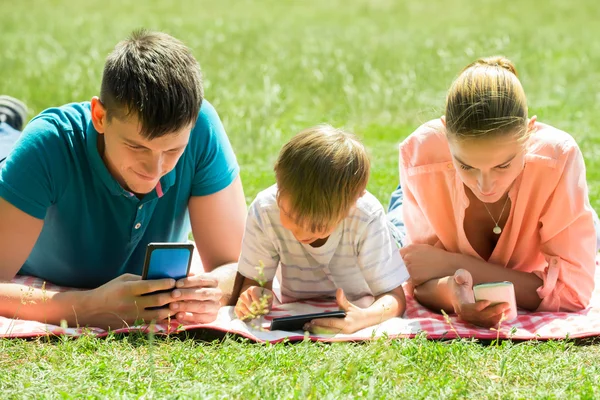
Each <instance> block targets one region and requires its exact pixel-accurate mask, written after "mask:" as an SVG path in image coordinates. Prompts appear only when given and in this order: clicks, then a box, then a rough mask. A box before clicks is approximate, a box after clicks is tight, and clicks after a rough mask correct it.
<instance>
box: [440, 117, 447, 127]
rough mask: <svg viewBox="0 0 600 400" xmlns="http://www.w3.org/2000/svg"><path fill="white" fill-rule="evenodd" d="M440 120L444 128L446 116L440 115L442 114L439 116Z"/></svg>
mask: <svg viewBox="0 0 600 400" xmlns="http://www.w3.org/2000/svg"><path fill="white" fill-rule="evenodd" d="M440 121H442V125H444V128H445V127H446V116H445V115H442V116H441V117H440Z"/></svg>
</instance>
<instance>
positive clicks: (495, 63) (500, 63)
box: [465, 56, 519, 76]
mask: <svg viewBox="0 0 600 400" xmlns="http://www.w3.org/2000/svg"><path fill="white" fill-rule="evenodd" d="M476 65H482V66H487V67H500V68H504V69H505V70H507V71H510V72H512V73H513V74H515V75H516V76H519V74H517V69H516V68H515V65H514V64H513V63H512V61H510V60H509V59H508V58H506V57H504V56H492V57H485V58H480V59H479V60H477V61H475V62H474V63H473V64H471V65H469V66H468V67H467V68H470V67H473V66H476ZM467 68H465V69H467Z"/></svg>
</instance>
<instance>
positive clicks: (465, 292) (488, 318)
mask: <svg viewBox="0 0 600 400" xmlns="http://www.w3.org/2000/svg"><path fill="white" fill-rule="evenodd" d="M448 284H449V286H450V287H449V289H450V297H451V302H452V306H453V307H454V312H456V314H457V315H458V317H459V318H460V319H462V320H463V321H466V322H469V323H471V324H473V325H478V326H482V327H485V328H491V327H493V326H497V325H498V323H499V322H500V319H501V318H502V314H503V313H508V311H509V309H510V305H509V304H508V303H499V304H495V305H493V306H490V302H489V301H487V300H480V301H478V302H475V296H474V295H473V277H472V276H471V274H470V273H469V272H468V271H466V270H464V269H459V270H457V271H456V272H455V273H454V276H452V277H451V279H450V281H449V283H448Z"/></svg>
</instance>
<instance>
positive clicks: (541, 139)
mask: <svg viewBox="0 0 600 400" xmlns="http://www.w3.org/2000/svg"><path fill="white" fill-rule="evenodd" d="M573 153H580V150H579V146H578V145H577V142H576V141H575V139H574V138H573V136H571V135H570V134H569V133H567V132H565V131H562V130H560V129H558V128H555V127H553V126H551V125H548V124H544V123H541V122H536V124H535V132H534V133H533V134H532V135H531V138H530V139H529V144H528V149H527V159H528V161H536V160H541V161H551V162H554V163H561V161H566V160H567V159H569V158H570V156H571V155H572V154H573Z"/></svg>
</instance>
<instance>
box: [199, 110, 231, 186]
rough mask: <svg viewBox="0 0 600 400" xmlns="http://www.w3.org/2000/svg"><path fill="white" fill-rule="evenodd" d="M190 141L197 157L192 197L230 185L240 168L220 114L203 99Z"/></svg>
mask: <svg viewBox="0 0 600 400" xmlns="http://www.w3.org/2000/svg"><path fill="white" fill-rule="evenodd" d="M190 140H193V141H194V146H195V147H194V151H195V160H196V172H195V175H194V180H193V183H192V196H206V195H210V194H213V193H216V192H218V191H220V190H222V189H225V188H226V187H227V186H229V185H230V184H231V183H232V182H233V180H234V179H235V178H236V177H237V176H238V174H239V172H240V167H239V165H238V162H237V159H236V157H235V154H234V152H233V148H232V147H231V143H230V142H229V138H228V137H227V134H226V133H225V128H224V127H223V124H222V123H221V119H220V118H219V115H218V114H217V112H216V110H215V109H214V107H213V106H212V105H211V104H210V103H209V102H208V101H206V100H204V101H203V102H202V107H201V109H200V114H199V116H198V120H197V121H196V125H195V126H194V129H193V130H192V133H191V139H190Z"/></svg>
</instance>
